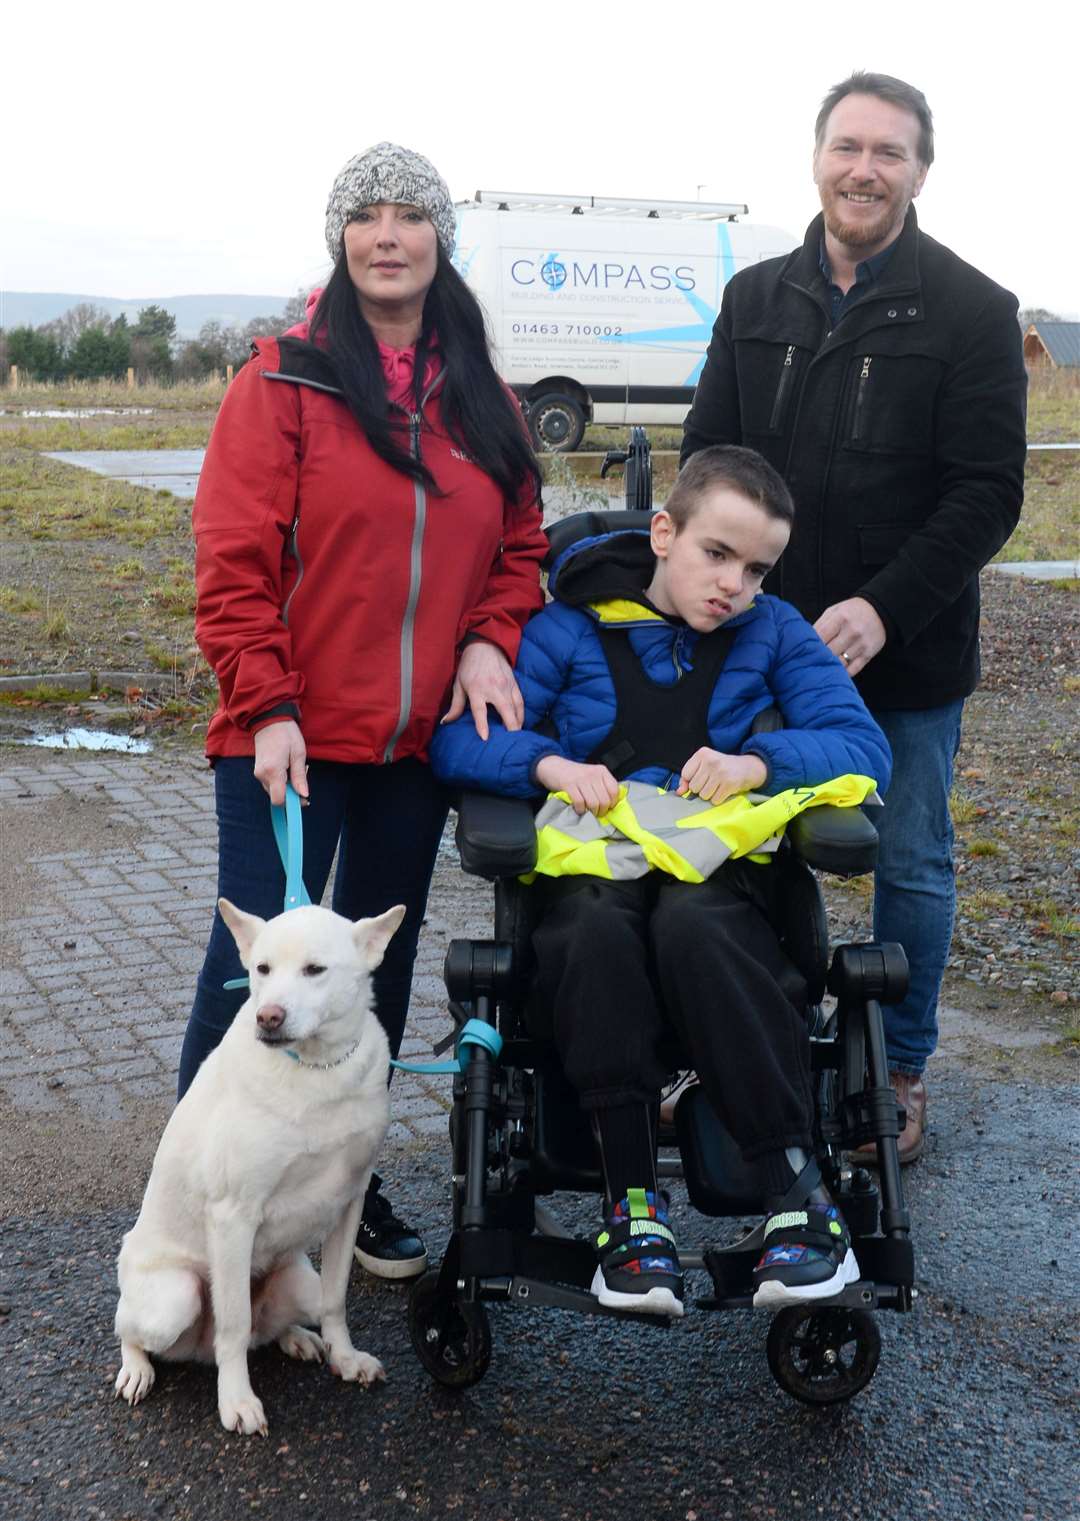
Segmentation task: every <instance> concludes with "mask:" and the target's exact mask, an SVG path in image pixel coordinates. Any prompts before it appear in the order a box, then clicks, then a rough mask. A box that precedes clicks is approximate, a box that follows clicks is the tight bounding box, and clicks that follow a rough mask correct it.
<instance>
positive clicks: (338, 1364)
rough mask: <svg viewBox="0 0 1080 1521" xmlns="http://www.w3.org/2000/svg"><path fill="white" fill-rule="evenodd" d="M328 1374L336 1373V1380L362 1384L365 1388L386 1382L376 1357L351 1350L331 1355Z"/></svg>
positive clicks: (382, 1368)
mask: <svg viewBox="0 0 1080 1521" xmlns="http://www.w3.org/2000/svg"><path fill="white" fill-rule="evenodd" d="M330 1372H331V1373H336V1374H337V1376H338V1378H341V1379H344V1380H345V1382H346V1383H347V1384H363V1385H364V1387H365V1388H369V1387H370V1386H371V1385H372V1384H375V1383H381V1384H385V1382H386V1369H385V1368H384V1367H383V1365H382V1363H381V1362H380V1361H379V1359H378V1358H377V1357H371V1356H370V1355H369V1354H368V1353H367V1352H356V1351H353V1350H351V1349H350V1351H348V1352H343V1353H340V1354H332V1355H331V1358H330Z"/></svg>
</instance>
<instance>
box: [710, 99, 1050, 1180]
mask: <svg viewBox="0 0 1080 1521" xmlns="http://www.w3.org/2000/svg"><path fill="white" fill-rule="evenodd" d="M933 157H934V138H933V123H932V119H931V115H930V109H929V107H928V105H927V103H926V99H925V97H924V96H923V95H922V93H921V92H920V91H919V90H916V89H914V88H913V87H912V86H911V85H908V84H905V83H904V82H903V81H902V80H899V79H893V78H891V77H890V76H889V75H886V74H866V73H857V74H853V75H852V76H851V78H850V79H847V80H845V81H844V82H843V83H842V84H838V85H836V86H835V87H834V88H833V89H832V90H830V92H829V94H828V95H827V96H826V97H825V100H824V102H823V104H822V107H821V111H820V113H819V115H818V118H817V123H816V141H815V149H814V161H813V162H814V180H815V182H816V184H817V187H818V191H819V194H820V196H821V206H822V211H821V215H820V216H818V217H816V218H815V220H814V221H813V222H811V224H810V226H809V228H808V229H807V233H806V239H805V241H804V243H803V246H802V248H800V249H797V250H796V251H795V252H794V253H792V254H790V255H789V256H788V257H786V258H782V259H769V260H766V261H765V262H763V263H761V264H758V265H756V266H753V267H751V268H748V269H746V270H743V271H741V272H740V273H739V274H738V275H736V276H735V278H734V280H732V281H731V283H730V284H729V285H728V287H727V288H726V290H725V292H724V299H723V305H722V307H721V309H720V315H719V317H718V318H717V321H716V325H715V327H714V329H713V336H712V340H711V342H710V345H709V351H708V357H707V359H706V363H705V368H704V370H703V372H702V375H701V380H700V382H699V383H698V388H697V392H696V394H695V397H694V403H693V406H692V407H691V409H690V412H689V414H688V416H687V419H686V423H685V437H684V441H683V448H682V456H681V463H683V464H685V462H686V460H687V459H688V458H689V457H690V455H692V454H693V453H695V451H697V450H698V449H703V448H705V447H706V446H708V445H710V444H726V443H736V444H747V445H749V446H750V447H752V448H754V449H757V450H759V451H760V452H761V453H762V454H764V455H765V457H766V458H767V459H768V460H769V461H770V463H772V464H773V465H775V466H776V467H777V469H779V470H780V472H781V474H783V476H784V477H785V479H786V481H787V483H788V486H789V487H790V489H791V492H792V495H793V496H794V499H795V524H794V531H793V533H792V538H791V543H790V546H789V548H788V549H787V551H786V553H785V554H784V557H783V559H782V560H781V562H780V565H779V566H778V568H777V570H776V571H775V572H774V573H773V574H772V575H771V576H770V577H769V579H768V580H767V581H766V583H765V589H766V590H767V591H772V592H775V593H776V594H777V595H779V596H781V597H786V598H787V599H788V600H789V601H791V602H793V603H794V604H795V606H796V607H798V608H799V610H800V611H801V612H802V613H803V614H804V615H805V616H806V617H807V618H809V619H810V620H811V621H812V622H814V624H815V627H816V628H817V631H818V633H819V634H820V635H821V637H822V639H823V640H824V641H825V643H826V644H827V645H828V647H829V648H830V649H831V650H833V651H834V653H835V654H836V655H838V656H839V657H840V659H841V660H843V661H844V663H845V665H846V666H847V668H848V671H849V672H850V674H851V675H852V676H853V677H854V678H855V680H856V685H857V686H858V687H859V690H860V691H861V693H862V695H863V697H864V698H865V700H866V703H867V705H868V706H869V707H870V709H871V711H872V712H873V715H874V717H875V718H876V719H877V721H878V723H879V724H880V725H881V727H882V728H883V729H884V730H885V733H886V735H887V737H888V739H889V742H890V744H891V745H892V749H893V758H894V772H893V781H892V786H891V787H890V790H889V796H888V806H887V807H886V808H885V810H884V822H883V823H882V825H881V826H880V827H881V850H880V856H879V861H878V869H877V877H876V884H875V887H876V891H875V899H874V934H875V936H876V937H877V938H878V939H881V940H898V941H900V942H901V943H902V944H903V945H904V947H905V948H906V950H907V953H908V959H909V962H910V965H911V986H910V990H909V992H908V996H907V997H906V998H905V1000H904V1002H903V1003H902V1004H900V1005H898V1006H897V1007H895V1008H892V1009H887V1010H886V1011H885V1013H886V1033H887V1041H888V1051H889V1067H890V1072H891V1074H892V1078H893V1081H894V1083H895V1086H896V1091H897V1097H898V1099H899V1102H900V1103H901V1104H902V1105H903V1106H904V1108H905V1109H906V1110H907V1124H906V1126H905V1129H904V1132H903V1134H902V1136H901V1137H900V1159H901V1161H902V1162H913V1161H914V1160H915V1159H916V1158H917V1157H918V1156H919V1154H920V1152H921V1151H922V1146H923V1126H924V1117H925V1107H926V1090H925V1085H924V1082H923V1076H922V1074H923V1069H924V1067H925V1065H926V1061H927V1058H928V1057H929V1056H930V1055H931V1054H932V1053H933V1051H934V1049H935V1046H936V1044H937V1000H938V993H939V990H940V986H941V978H942V974H943V972H944V969H945V963H946V960H947V958H948V953H949V943H950V940H951V937H952V924H953V917H954V913H955V903H956V889H955V882H954V877H953V865H952V826H951V822H950V818H949V807H948V799H949V791H950V788H951V785H952V767H953V759H954V756H955V754H956V750H957V747H958V745H959V742H960V720H961V713H962V709H963V702H964V698H965V697H967V696H968V695H969V694H970V693H971V692H972V691H973V690H974V688H975V686H976V684H977V681H978V677H979V650H978V635H979V572H980V570H981V569H982V567H983V566H984V565H985V564H986V562H987V561H988V560H989V559H990V558H991V557H992V556H993V555H994V554H996V552H997V551H998V550H999V549H1000V548H1001V546H1002V544H1004V543H1005V541H1006V540H1007V539H1008V537H1009V535H1010V533H1011V532H1012V530H1013V529H1014V527H1015V526H1016V522H1017V519H1018V517H1019V513H1020V505H1021V502H1022V501H1023V481H1024V457H1025V448H1026V445H1025V401H1026V376H1025V372H1024V366H1023V357H1022V347H1021V335H1020V328H1019V324H1018V322H1017V318H1016V312H1017V303H1016V298H1015V297H1014V296H1012V295H1011V294H1010V293H1009V292H1008V291H1006V290H1003V289H1002V288H1001V287H1000V286H998V285H995V284H994V282H993V281H992V280H990V279H988V278H987V277H986V276H985V275H983V274H981V273H980V272H979V271H978V270H977V269H974V268H973V267H972V266H971V265H970V264H965V263H964V262H963V261H962V260H961V259H959V258H957V257H956V255H955V254H953V253H951V252H950V251H949V249H947V248H945V247H943V246H942V245H941V244H940V243H937V242H935V241H934V240H933V238H929V237H927V236H926V234H925V233H922V232H920V231H919V226H918V222H917V221H916V217H915V210H914V207H913V205H912V202H913V201H914V199H915V197H916V196H917V195H918V194H919V192H920V190H921V189H922V187H923V183H924V181H925V179H926V175H927V171H928V170H929V168H930V165H931V163H932V162H933Z"/></svg>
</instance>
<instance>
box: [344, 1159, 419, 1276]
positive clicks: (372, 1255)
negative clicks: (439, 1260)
mask: <svg viewBox="0 0 1080 1521" xmlns="http://www.w3.org/2000/svg"><path fill="white" fill-rule="evenodd" d="M381 1184H382V1179H381V1178H379V1177H378V1175H377V1174H374V1173H373V1174H372V1178H371V1185H370V1187H369V1188H368V1191H367V1193H366V1194H365V1195H364V1213H363V1214H362V1215H361V1217H360V1229H359V1231H358V1232H357V1237H356V1246H355V1247H354V1248H353V1254H354V1256H355V1257H356V1260H357V1262H359V1264H360V1266H361V1267H362V1268H366V1270H367V1271H368V1272H369V1273H372V1274H373V1275H374V1276H375V1277H376V1278H416V1277H417V1276H418V1275H419V1274H420V1273H422V1272H423V1271H424V1269H425V1268H426V1267H427V1252H426V1250H425V1249H424V1243H423V1242H422V1241H421V1240H420V1237H419V1236H418V1235H417V1234H416V1232H415V1231H414V1230H413V1229H412V1227H411V1226H409V1225H405V1224H403V1223H402V1221H400V1220H399V1219H398V1218H397V1216H396V1215H395V1214H394V1211H393V1209H392V1208H391V1206H390V1200H389V1199H388V1198H387V1197H386V1195H385V1194H381V1193H380V1192H379V1189H380V1187H381Z"/></svg>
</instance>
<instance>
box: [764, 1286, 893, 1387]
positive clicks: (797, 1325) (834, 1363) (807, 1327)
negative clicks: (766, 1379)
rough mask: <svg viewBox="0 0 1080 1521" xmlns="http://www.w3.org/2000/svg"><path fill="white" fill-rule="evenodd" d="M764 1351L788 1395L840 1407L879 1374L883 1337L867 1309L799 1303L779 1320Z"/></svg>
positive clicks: (777, 1318) (771, 1368) (771, 1327)
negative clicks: (822, 1307)
mask: <svg viewBox="0 0 1080 1521" xmlns="http://www.w3.org/2000/svg"><path fill="white" fill-rule="evenodd" d="M765 1351H766V1355H767V1356H768V1359H769V1369H770V1371H771V1372H772V1376H773V1378H775V1380H776V1382H777V1383H778V1384H779V1385H780V1387H781V1389H783V1390H784V1391H785V1393H787V1394H791V1395H794V1397H795V1398H796V1399H797V1400H802V1401H803V1403H804V1404H807V1405H835V1404H838V1403H839V1402H840V1401H842V1400H849V1399H851V1397H852V1395H854V1394H858V1392H859V1390H860V1389H865V1388H866V1386H867V1384H868V1383H869V1382H870V1380H871V1379H872V1378H873V1376H874V1374H875V1373H876V1372H877V1365H878V1359H879V1357H880V1356H881V1333H880V1332H879V1330H878V1328H877V1321H876V1320H875V1319H874V1317H873V1315H871V1314H869V1313H868V1312H867V1311H866V1310H848V1309H843V1308H834V1309H821V1310H816V1309H814V1308H813V1307H812V1306H807V1307H806V1308H803V1306H801V1305H798V1306H796V1307H794V1308H793V1309H787V1310H781V1311H779V1313H778V1314H777V1315H776V1316H774V1318H773V1322H772V1325H771V1326H770V1327H769V1337H768V1341H767V1342H766V1344H765Z"/></svg>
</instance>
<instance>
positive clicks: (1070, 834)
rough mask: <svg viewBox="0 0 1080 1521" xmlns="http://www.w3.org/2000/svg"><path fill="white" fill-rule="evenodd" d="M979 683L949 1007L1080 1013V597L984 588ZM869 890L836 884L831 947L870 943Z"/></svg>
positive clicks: (961, 783)
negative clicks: (840, 941) (866, 937)
mask: <svg viewBox="0 0 1080 1521" xmlns="http://www.w3.org/2000/svg"><path fill="white" fill-rule="evenodd" d="M982 589H983V626H982V658H983V680H982V684H981V686H980V687H979V690H978V691H977V692H976V693H975V695H974V696H973V697H972V698H971V699H970V700H969V702H968V704H967V706H966V708H965V712H964V735H963V741H962V744H961V748H960V754H959V756H958V758H957V767H956V785H955V789H954V804H953V812H954V820H955V823H956V835H957V849H956V863H957V889H958V899H959V902H958V914H957V921H956V929H955V932H954V938H953V949H952V960H951V962H950V965H949V971H948V974H947V978H946V988H945V996H946V999H947V1001H949V1002H954V1003H960V1004H963V1005H965V1006H967V1007H975V1008H978V1009H990V1010H994V1009H996V1008H1003V1009H1005V1010H1006V1011H1008V1012H1009V1014H1010V1015H1013V1014H1015V1015H1023V1014H1024V1013H1025V1012H1026V1013H1027V1014H1029V1015H1036V1016H1038V1015H1048V1014H1053V1015H1054V1016H1055V1017H1056V1018H1057V1019H1058V1020H1059V1022H1060V1024H1061V1026H1062V1027H1063V1028H1064V1029H1065V1030H1072V1031H1073V1032H1075V1028H1076V1023H1077V1012H1076V1010H1077V1004H1078V1003H1080V904H1078V901H1077V885H1078V867H1080V843H1078V823H1080V811H1078V808H1077V797H1078V795H1080V723H1078V713H1077V708H1078V702H1080V678H1078V676H1077V672H1078V671H1080V637H1078V635H1080V597H1078V596H1077V591H1076V588H1075V584H1074V586H1073V588H1072V589H1067V588H1065V587H1063V586H1060V585H1057V584H1054V583H1052V582H1046V581H1033V580H1027V579H1024V578H1022V577H1019V576H1017V577H1013V576H1006V575H1000V574H996V573H994V572H987V573H986V574H984V576H983V578H982ZM869 890H870V884H869V880H868V879H860V880H859V881H858V882H856V883H852V884H850V885H847V886H840V887H836V886H828V887H827V897H828V900H829V905H830V909H831V911H832V913H833V917H834V930H833V933H834V937H835V938H847V937H848V936H849V935H851V936H857V937H858V938H862V936H863V934H864V933H865V934H868V932H869V929H868V917H867V909H868V906H869Z"/></svg>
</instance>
